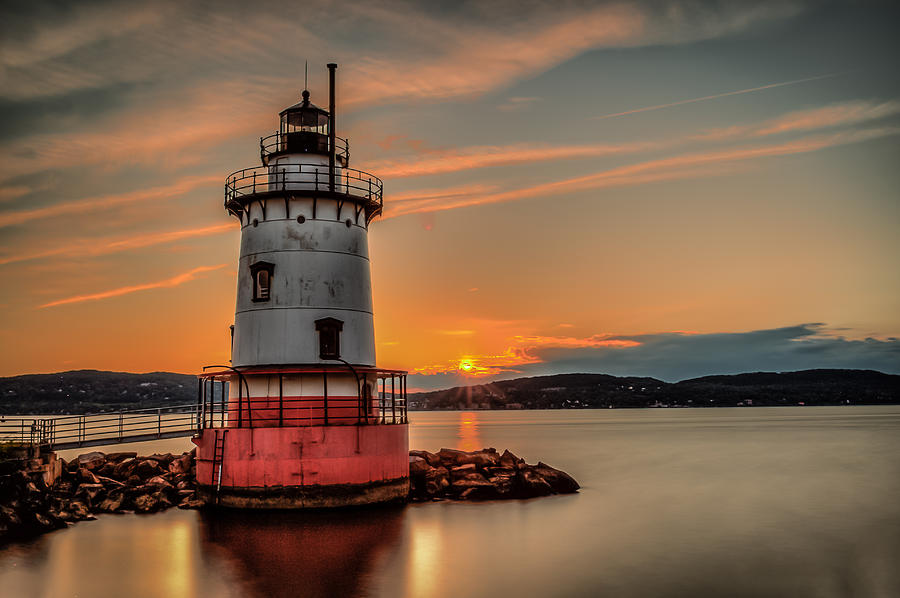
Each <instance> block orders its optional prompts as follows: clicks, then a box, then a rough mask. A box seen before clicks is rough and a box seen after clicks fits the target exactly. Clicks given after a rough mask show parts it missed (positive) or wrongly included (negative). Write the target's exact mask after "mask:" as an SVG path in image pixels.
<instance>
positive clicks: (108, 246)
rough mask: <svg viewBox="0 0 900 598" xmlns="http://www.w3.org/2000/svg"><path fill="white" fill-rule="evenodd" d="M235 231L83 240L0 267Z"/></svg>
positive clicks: (1, 261)
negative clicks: (60, 256)
mask: <svg viewBox="0 0 900 598" xmlns="http://www.w3.org/2000/svg"><path fill="white" fill-rule="evenodd" d="M233 230H235V225H234V224H231V223H226V224H215V225H212V226H203V227H200V228H188V229H181V230H173V231H163V232H155V233H148V234H145V235H137V236H134V237H128V238H125V239H121V238H119V239H106V240H103V239H98V240H93V239H86V240H82V241H79V242H75V243H70V244H68V245H63V246H60V247H54V248H53V249H47V250H45V251H36V252H32V253H20V254H16V255H11V256H9V257H5V258H0V265H5V264H13V263H17V262H25V261H30V260H37V259H43V258H48V257H54V256H59V255H65V256H67V257H78V256H91V257H93V256H98V255H107V254H110V253H118V252H120V251H127V250H130V249H140V248H143V247H151V246H153V245H161V244H164V243H173V242H175V241H182V240H185V239H191V238H196V237H206V236H210V235H218V234H222V233H226V232H229V231H233Z"/></svg>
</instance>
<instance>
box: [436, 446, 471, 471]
mask: <svg viewBox="0 0 900 598" xmlns="http://www.w3.org/2000/svg"><path fill="white" fill-rule="evenodd" d="M437 456H438V457H440V459H441V464H442V465H444V467H447V468H450V467H458V466H460V465H466V464H468V463H471V459H470V457H469V453H467V452H465V451H458V450H456V449H448V448H442V449H441V450H439V451H438V452H437Z"/></svg>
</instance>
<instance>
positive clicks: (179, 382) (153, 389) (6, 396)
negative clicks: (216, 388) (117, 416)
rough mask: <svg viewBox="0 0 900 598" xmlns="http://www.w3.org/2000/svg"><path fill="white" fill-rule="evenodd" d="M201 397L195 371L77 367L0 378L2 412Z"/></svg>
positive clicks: (112, 407)
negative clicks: (130, 371) (144, 371)
mask: <svg viewBox="0 0 900 598" xmlns="http://www.w3.org/2000/svg"><path fill="white" fill-rule="evenodd" d="M196 402H197V377H196V376H190V375H187V374H173V373H171V372H151V373H148V374H127V373H122V372H101V371H97V370H78V371H72V372H59V373H56V374H28V375H25V376H13V377H11V378H0V413H5V414H12V413H35V414H47V415H50V414H58V413H86V412H98V411H117V410H121V409H144V408H150V407H153V408H155V407H168V406H174V405H185V404H192V403H196Z"/></svg>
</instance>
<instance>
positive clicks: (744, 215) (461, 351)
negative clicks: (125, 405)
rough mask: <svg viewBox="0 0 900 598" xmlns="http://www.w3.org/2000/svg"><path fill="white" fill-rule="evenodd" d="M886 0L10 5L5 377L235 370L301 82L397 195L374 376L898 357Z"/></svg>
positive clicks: (897, 137) (856, 362) (1, 116)
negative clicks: (250, 275) (250, 250)
mask: <svg viewBox="0 0 900 598" xmlns="http://www.w3.org/2000/svg"><path fill="white" fill-rule="evenodd" d="M898 25H900V7H898V5H896V3H892V2H867V3H858V2H846V3H843V2H803V1H797V2H792V1H777V2H743V1H737V2H727V1H721V2H702V1H690V2H609V3H607V2H565V1H562V2H560V1H555V2H537V1H522V2H518V1H517V2H501V1H497V2H489V3H483V2H459V1H457V2H446V3H440V2H434V3H415V2H394V1H387V2H317V1H315V0H311V1H304V2H283V3H278V4H266V3H249V2H248V3H241V2H147V3H133V2H122V1H110V2H93V1H83V2H41V3H34V2H5V3H3V5H2V7H0V273H2V281H3V282H2V285H0V308H2V313H3V317H2V321H0V346H2V347H3V349H2V362H0V375H16V374H23V373H39V372H54V371H61V370H72V369H82V368H92V369H103V370H117V371H132V372H146V371H160V370H163V371H176V372H185V373H193V372H198V371H199V370H200V369H201V367H202V366H204V365H207V364H217V363H223V362H226V361H227V360H228V358H229V329H228V327H229V325H230V324H231V323H232V322H233V315H234V294H235V287H236V263H237V257H238V244H239V234H240V233H239V227H238V223H237V221H236V220H235V219H233V218H230V217H228V216H227V215H226V214H225V212H224V209H223V206H222V201H223V197H222V188H223V182H224V179H225V177H226V176H227V175H228V174H229V173H230V172H233V171H235V170H238V169H241V168H245V167H250V166H255V165H257V164H258V160H259V146H258V140H259V137H260V136H263V135H267V134H269V133H271V132H272V131H273V130H275V129H276V128H277V114H278V112H279V111H280V110H281V109H283V108H284V107H286V106H289V105H291V104H293V103H295V102H296V101H298V99H299V95H300V91H301V90H302V89H303V83H304V81H303V73H304V64H305V63H306V62H307V61H308V63H309V82H308V86H309V89H310V91H311V94H312V100H313V101H314V102H316V103H318V104H319V105H327V71H326V69H325V68H324V65H325V63H327V62H330V61H334V62H337V63H338V64H339V68H338V71H337V79H338V108H339V110H338V123H337V124H338V134H339V135H341V136H344V137H348V138H349V140H350V148H351V156H352V166H354V167H355V168H358V169H361V170H364V171H367V172H371V173H373V174H375V175H376V176H379V177H380V178H382V179H383V180H384V184H385V199H384V201H385V211H384V215H383V216H382V217H381V218H380V219H379V220H377V221H376V222H374V223H373V225H372V226H371V228H370V232H369V243H370V254H371V260H372V262H371V263H372V276H373V292H374V304H375V305H374V307H375V326H376V351H377V356H378V364H379V365H380V366H383V367H391V368H401V369H405V370H409V371H410V373H411V376H410V381H409V388H410V390H414V389H431V388H442V387H447V386H453V385H457V384H469V383H480V382H484V381H487V380H493V379H498V378H512V377H518V376H523V375H537V374H549V373H564V372H603V373H611V374H616V375H643V376H655V377H658V378H661V379H664V380H669V381H674V380H680V379H684V378H688V377H693V376H700V375H706V374H727V373H736V372H744V371H758V370H767V371H787V370H795V369H806V368H815V367H850V368H871V369H877V370H880V371H884V372H891V373H900V339H898V337H900V267H898V257H900V235H898V234H897V231H898V230H900V169H898V164H900V70H898V69H897V67H896V64H897V59H898V57H900V36H897V35H896V32H897V28H898Z"/></svg>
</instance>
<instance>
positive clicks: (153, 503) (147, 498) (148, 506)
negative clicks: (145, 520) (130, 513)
mask: <svg viewBox="0 0 900 598" xmlns="http://www.w3.org/2000/svg"><path fill="white" fill-rule="evenodd" d="M131 504H132V506H133V507H134V510H135V511H137V512H138V513H153V512H154V511H157V510H159V500H158V499H157V498H156V497H155V496H154V495H152V494H141V495H138V496H136V497H134V498H133V499H132V500H131Z"/></svg>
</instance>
